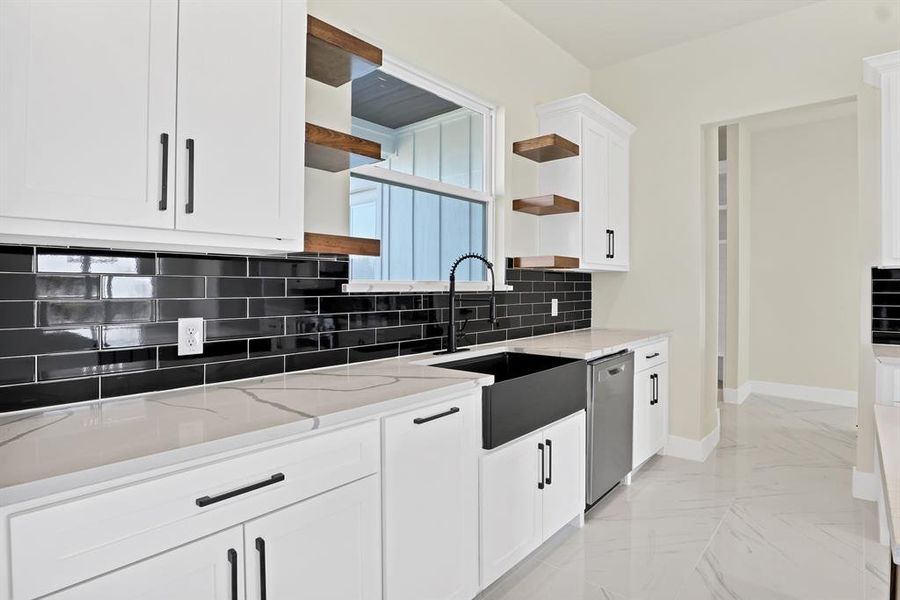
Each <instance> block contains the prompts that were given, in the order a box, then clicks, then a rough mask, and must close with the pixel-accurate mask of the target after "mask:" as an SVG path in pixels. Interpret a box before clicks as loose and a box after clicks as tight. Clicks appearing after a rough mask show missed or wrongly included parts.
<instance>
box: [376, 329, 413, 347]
mask: <svg viewBox="0 0 900 600" xmlns="http://www.w3.org/2000/svg"><path fill="white" fill-rule="evenodd" d="M375 331H376V333H375V341H376V342H378V343H379V344H380V343H382V342H400V341H404V340H415V339H419V338H421V337H422V326H421V325H406V326H404V327H385V328H383V329H376V330H375Z"/></svg>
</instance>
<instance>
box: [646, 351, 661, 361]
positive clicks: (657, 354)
mask: <svg viewBox="0 0 900 600" xmlns="http://www.w3.org/2000/svg"><path fill="white" fill-rule="evenodd" d="M657 356H659V352H654V353H653V354H648V355H647V356H646V357H645V358H646V359H647V360H650V359H651V358H656V357H657Z"/></svg>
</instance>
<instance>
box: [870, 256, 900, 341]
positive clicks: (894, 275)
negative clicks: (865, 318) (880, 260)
mask: <svg viewBox="0 0 900 600" xmlns="http://www.w3.org/2000/svg"><path fill="white" fill-rule="evenodd" d="M872 342H873V343H876V344H895V345H900V269H877V268H873V269H872Z"/></svg>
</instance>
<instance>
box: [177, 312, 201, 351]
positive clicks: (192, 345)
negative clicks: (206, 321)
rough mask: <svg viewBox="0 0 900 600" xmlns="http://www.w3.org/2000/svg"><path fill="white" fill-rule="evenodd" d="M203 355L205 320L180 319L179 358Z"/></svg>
mask: <svg viewBox="0 0 900 600" xmlns="http://www.w3.org/2000/svg"><path fill="white" fill-rule="evenodd" d="M190 354H203V318H202V317H199V318H195V319H178V356H187V355H190Z"/></svg>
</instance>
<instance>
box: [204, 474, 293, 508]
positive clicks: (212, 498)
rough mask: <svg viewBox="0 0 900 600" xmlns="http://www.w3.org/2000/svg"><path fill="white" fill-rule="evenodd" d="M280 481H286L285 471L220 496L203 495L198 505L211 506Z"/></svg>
mask: <svg viewBox="0 0 900 600" xmlns="http://www.w3.org/2000/svg"><path fill="white" fill-rule="evenodd" d="M279 481H284V473H275V474H274V475H272V476H271V477H269V478H268V479H266V480H265V481H260V482H257V483H253V484H250V485H248V486H246V487H242V488H238V489H236V490H231V491H230V492H225V493H224V494H219V495H218V496H203V497H202V498H197V500H196V502H197V506H200V507H204V506H209V505H210V504H215V503H216V502H221V501H222V500H228V499H229V498H234V497H235V496H240V495H241V494H246V493H247V492H252V491H253V490H258V489H260V488H264V487H266V486H269V485H272V484H275V483H278V482H279Z"/></svg>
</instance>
